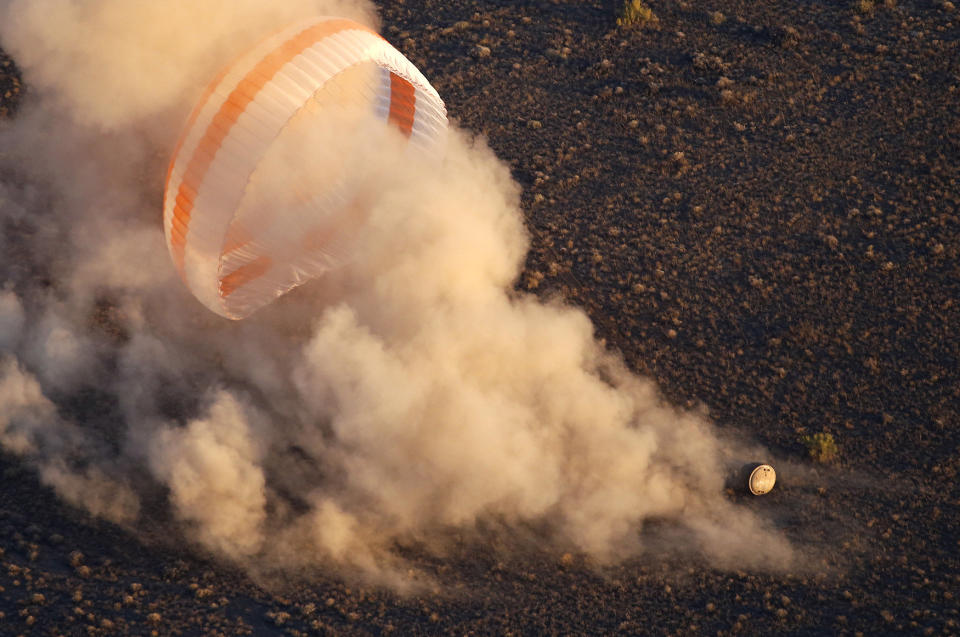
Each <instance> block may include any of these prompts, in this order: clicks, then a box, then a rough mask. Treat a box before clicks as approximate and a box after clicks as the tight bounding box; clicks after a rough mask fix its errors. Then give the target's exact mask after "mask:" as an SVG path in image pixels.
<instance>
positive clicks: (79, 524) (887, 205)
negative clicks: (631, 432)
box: [0, 0, 960, 635]
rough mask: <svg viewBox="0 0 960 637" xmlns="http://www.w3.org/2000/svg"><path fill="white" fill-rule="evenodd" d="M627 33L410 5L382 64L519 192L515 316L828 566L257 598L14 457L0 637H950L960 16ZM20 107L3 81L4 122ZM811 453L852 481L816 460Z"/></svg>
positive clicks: (955, 495) (346, 587) (484, 6)
mask: <svg viewBox="0 0 960 637" xmlns="http://www.w3.org/2000/svg"><path fill="white" fill-rule="evenodd" d="M620 4H621V3H619V2H613V1H609V2H608V1H603V2H599V1H592V2H581V1H579V0H577V1H574V0H570V1H569V2H562V1H555V2H545V1H542V0H541V1H535V2H525V3H514V2H502V1H501V2H498V1H494V0H490V1H479V0H478V1H465V0H464V1H458V2H441V1H433V0H423V1H414V0H407V1H406V2H396V3H387V5H388V6H387V7H386V8H385V9H384V10H383V22H384V34H385V36H386V37H387V38H388V39H389V40H390V41H391V42H393V43H395V44H396V45H397V46H398V47H399V48H401V50H402V51H403V52H404V53H405V54H406V55H408V57H410V58H411V60H413V61H414V63H416V64H417V65H419V66H420V68H421V69H422V70H423V71H424V73H425V74H426V75H427V77H429V78H431V80H432V81H433V82H434V85H435V86H436V88H437V89H438V90H439V92H440V94H441V95H442V96H443V97H444V99H445V100H446V102H447V105H448V108H449V111H450V114H451V115H452V116H453V117H454V118H455V119H456V120H457V121H458V122H459V123H460V124H461V125H462V126H464V127H465V128H468V129H470V130H473V131H476V132H478V133H482V134H484V135H485V136H487V137H488V139H489V142H490V144H491V146H492V147H493V149H494V150H495V151H496V153H497V155H498V156H500V157H501V158H503V159H504V160H506V161H507V162H509V163H510V165H511V166H512V169H513V172H514V175H515V177H516V179H517V180H518V181H519V182H520V183H521V184H522V186H523V188H524V194H523V202H524V211H525V213H526V218H527V223H528V226H529V228H530V230H531V232H532V234H533V249H532V252H531V254H530V257H529V260H528V263H527V268H526V272H525V275H524V277H523V278H522V280H521V282H520V284H519V285H520V287H523V288H525V289H529V290H534V291H536V293H538V294H543V295H544V296H549V295H551V294H556V293H560V294H562V295H563V296H565V297H566V298H568V299H569V300H570V301H572V302H574V303H577V304H579V305H581V306H582V307H584V308H586V309H587V311H588V312H589V313H590V315H591V316H592V318H593V319H594V321H595V323H596V325H597V329H598V332H599V333H600V335H601V336H603V337H604V338H605V339H606V341H607V343H608V344H609V345H610V346H611V347H614V348H617V349H619V350H621V351H622V352H623V353H624V355H625V357H626V358H627V360H628V362H629V363H630V365H631V366H632V367H633V368H635V369H637V370H638V371H640V372H642V373H644V374H647V375H649V376H651V377H653V378H655V379H656V380H657V381H658V382H659V383H660V384H661V386H662V387H663V390H664V392H665V393H666V395H667V396H668V397H669V398H670V399H671V400H672V401H673V402H675V403H677V404H680V405H695V404H703V405H705V406H706V407H707V408H708V409H709V411H710V415H711V417H712V419H713V420H714V421H715V422H716V423H717V424H718V426H720V427H721V428H729V429H736V430H737V431H740V432H742V433H744V434H746V435H748V436H751V437H754V438H755V439H757V440H758V441H760V442H761V443H763V444H765V445H767V446H769V447H770V448H771V449H772V450H774V451H775V452H776V453H777V454H779V455H780V456H782V457H785V458H791V459H793V461H794V462H793V465H792V466H790V467H787V468H786V469H785V470H784V471H783V473H782V475H781V484H780V485H779V486H778V488H777V489H776V490H775V491H774V492H773V493H772V494H770V495H769V496H766V497H765V498H763V499H756V500H755V501H753V502H748V503H745V505H746V506H754V507H757V508H762V509H766V510H768V513H769V514H770V515H771V516H773V517H774V519H776V520H777V521H778V523H779V524H780V525H781V526H782V528H784V529H785V531H786V532H787V533H788V535H790V536H791V537H792V538H794V539H795V540H796V541H797V542H798V543H801V544H806V545H810V546H812V547H814V548H816V549H817V551H816V553H817V554H819V555H820V560H821V562H822V564H821V565H818V566H816V567H814V568H812V569H811V570H810V572H809V573H805V574H802V575H801V574H797V575H790V574H776V575H769V574H762V573H747V572H736V571H735V572H725V571H718V570H715V569H712V568H710V567H708V566H706V565H704V564H702V563H698V562H697V561H696V560H695V559H692V558H689V557H687V558H683V559H681V558H680V557H679V556H666V557H657V556H648V557H646V558H643V559H636V560H632V561H630V562H627V563H624V564H621V565H618V566H615V567H609V568H596V567H594V566H592V565H590V564H588V563H586V562H585V561H584V560H583V559H581V558H580V557H579V556H576V555H566V556H561V555H553V554H550V553H549V552H547V551H543V550H539V549H537V548H536V544H535V542H534V543H530V542H528V541H526V540H525V541H520V540H518V542H517V544H518V545H520V546H514V547H503V546H498V545H484V544H481V545H471V546H465V547H463V550H462V552H460V553H459V554H455V555H451V556H449V557H448V558H446V559H444V560H437V559H435V558H430V559H428V558H423V557H418V555H417V552H416V548H415V547H413V548H410V549H409V552H410V557H411V559H413V560H420V562H421V563H420V564H419V565H420V566H421V567H422V568H424V569H425V570H426V571H428V572H432V573H434V574H435V576H436V578H437V581H438V582H439V583H440V588H439V590H438V591H437V592H436V593H429V594H422V595H417V596H414V597H407V598H401V597H397V596H396V595H394V594H392V593H389V592H386V591H383V590H378V589H368V588H364V587H358V586H356V585H352V584H350V583H348V582H344V581H341V580H339V579H338V578H336V577H334V576H330V577H328V578H322V579H320V580H318V581H315V582H314V583H313V584H312V585H311V586H310V587H309V588H305V587H293V588H290V589H289V590H282V591H279V592H278V591H275V590H274V591H267V590H264V589H262V588H259V587H257V586H256V585H254V584H253V583H251V582H250V581H249V580H248V579H247V578H246V577H245V576H244V575H242V574H240V573H236V572H233V571H231V570H229V569H227V568H225V567H223V566H221V565H218V564H216V563H212V562H207V561H204V560H203V559H202V557H200V556H198V555H197V554H196V553H194V552H190V551H187V550H186V549H178V548H176V547H164V546H163V545H158V544H154V543H150V544H148V545H145V544H142V543H141V542H140V541H138V540H136V539H134V538H132V537H130V536H129V535H127V534H125V533H123V532H122V531H120V530H118V529H116V528H114V527H111V526H110V525H108V524H106V523H103V522H100V521H97V520H93V519H90V518H89V517H88V516H86V515H85V514H82V513H80V512H78V511H76V510H74V509H71V508H69V507H68V506H66V505H64V504H62V503H60V502H58V501H57V500H56V499H55V498H54V497H53V495H52V494H51V493H50V492H49V491H48V490H46V489H45V488H43V487H41V486H39V484H38V482H37V479H36V476H35V475H34V474H33V473H31V472H30V471H29V470H27V469H26V468H24V467H23V466H21V465H19V464H18V463H17V462H16V461H15V460H14V459H12V458H10V457H9V456H2V457H0V465H2V471H3V482H2V487H0V563H2V569H0V633H2V634H10V635H13V634H20V633H23V634H82V633H88V634H111V633H121V634H150V633H151V631H156V633H155V634H163V635H166V634H215V633H221V634H231V635H232V634H243V633H244V632H246V633H253V634H291V635H296V634H325V633H330V634H381V633H387V632H391V631H395V632H396V633H398V634H433V633H456V634H470V633H473V634H510V633H513V634H541V633H542V634H647V633H649V634H711V635H712V634H735V633H742V634H857V633H862V634H868V635H869V634H873V635H876V634H892V633H904V634H957V633H960V624H958V622H960V615H958V611H960V602H958V597H960V492H958V489H957V471H958V469H960V433H958V431H960V409H958V405H960V373H958V367H960V333H958V325H960V10H957V9H953V10H951V6H952V5H950V4H949V3H945V2H937V1H932V0H898V1H897V2H887V3H883V2H878V3H877V6H875V7H874V8H872V9H869V8H868V7H867V6H866V5H869V4H870V3H852V4H851V3H849V2H847V1H846V0H843V1H813V0H811V1H804V2H783V3H767V2H755V1H754V0H749V1H742V2H741V1H737V0H704V1H703V2H678V3H673V2H669V3H668V2H653V0H651V2H650V5H651V6H652V7H653V8H654V10H655V12H656V15H657V16H658V18H659V20H658V22H657V23H656V24H655V25H648V26H647V27H646V28H622V27H618V26H617V24H616V17H617V14H618V7H619V5H620ZM19 92H20V84H19V79H18V72H17V70H16V68H15V65H14V64H13V63H11V62H10V60H9V59H8V58H7V57H5V56H0V115H6V116H9V115H10V113H9V112H10V111H12V110H13V109H14V108H15V105H16V103H17V101H18V98H19ZM158 231H159V230H158ZM821 431H823V432H829V433H831V434H832V435H833V436H834V437H835V438H836V440H837V441H838V443H839V445H840V449H841V452H840V457H839V459H838V461H837V462H835V463H834V464H830V465H818V464H815V463H813V462H812V461H810V460H809V459H808V458H807V457H806V451H805V448H804V446H803V444H802V443H801V438H802V436H803V435H805V434H810V433H815V432H821Z"/></svg>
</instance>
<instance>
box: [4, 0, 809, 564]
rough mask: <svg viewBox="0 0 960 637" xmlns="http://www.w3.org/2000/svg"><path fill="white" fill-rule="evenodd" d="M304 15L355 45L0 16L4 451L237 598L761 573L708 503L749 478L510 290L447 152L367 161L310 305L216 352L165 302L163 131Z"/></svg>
mask: <svg viewBox="0 0 960 637" xmlns="http://www.w3.org/2000/svg"><path fill="white" fill-rule="evenodd" d="M330 13H334V14H340V15H348V16H351V17H354V18H356V19H361V20H364V21H366V22H367V23H369V24H373V20H374V18H373V16H374V11H373V9H372V7H370V6H369V5H368V4H366V3H356V2H354V3H351V4H342V3H339V4H337V3H331V2H324V1H322V0H294V1H287V2H283V3H266V2H262V1H260V0H242V1H240V0H230V1H227V0H221V1H216V0H208V1H204V2H197V1H196V0H170V1H166V2H143V3H141V2H128V1H127V0H98V1H92V2H69V1H66V0H63V1H54V0H45V1H38V0H10V1H6V2H0V46H2V47H3V48H4V49H5V50H6V51H7V52H8V53H10V54H11V55H12V56H13V57H14V59H15V60H16V61H17V63H18V65H20V67H21V68H22V70H23V72H24V79H25V80H26V83H27V84H28V85H29V87H30V93H29V98H28V99H27V100H26V101H25V102H24V103H23V104H21V108H20V109H19V115H18V116H17V117H16V118H15V119H14V120H12V121H9V122H3V123H2V124H0V149H2V150H0V220H2V223H3V232H2V233H0V267H2V268H3V269H2V272H3V281H2V282H0V285H2V289H0V442H2V445H3V447H4V448H5V449H6V450H7V451H8V452H12V453H15V454H18V455H20V456H22V457H24V458H25V459H26V460H27V461H28V462H30V463H32V464H33V465H34V466H36V468H37V470H38V472H39V475H40V476H41V478H42V479H43V480H44V481H45V482H46V483H47V484H49V485H50V486H51V487H52V488H54V489H55V490H56V491H57V492H58V493H59V494H60V495H61V496H62V497H64V498H65V499H66V500H68V501H69V502H71V503H72V504H74V505H76V506H79V507H83V508H86V509H87V510H89V511H90V512H92V513H93V514H95V515H99V516H104V517H106V518H108V519H110V520H112V521H115V522H117V523H120V524H123V525H126V526H127V527H129V528H131V529H134V530H135V529H138V528H143V527H144V526H150V525H156V524H164V523H165V524H173V525H175V526H176V527H177V528H178V529H180V532H182V533H183V534H185V535H186V536H187V537H189V538H190V539H191V540H192V541H194V542H195V543H196V544H197V545H198V546H200V547H202V548H203V549H206V550H208V551H210V552H212V553H213V554H216V555H218V556H221V557H222V558H225V559H228V560H231V561H234V562H236V563H238V564H241V565H244V566H247V567H249V568H251V569H252V570H253V571H257V570H259V569H261V567H263V566H264V565H268V564H269V565H270V566H271V567H277V566H279V567H280V568H284V569H289V570H291V571H292V570H297V571H300V570H302V569H307V570H309V568H311V567H315V566H324V567H339V568H341V569H343V570H344V571H345V572H347V573H353V574H361V575H365V576H370V577H379V578H381V580H380V581H387V580H390V581H395V580H393V579H392V577H393V575H392V574H395V573H397V572H404V571H405V570H406V567H405V566H404V565H403V564H402V561H401V560H400V559H399V558H398V557H397V556H396V554H395V550H394V547H396V546H397V545H398V543H403V542H406V541H414V542H417V543H418V545H422V546H425V547H426V549H425V550H428V551H429V550H436V551H442V550H443V542H444V540H443V538H444V537H449V536H450V531H451V530H454V531H455V532H456V533H457V534H458V535H459V536H460V537H463V535H464V534H466V535H468V536H469V534H470V533H471V532H472V531H474V530H475V529H477V528H478V527H480V526H485V525H486V526H489V525H487V523H488V522H492V523H494V525H495V526H496V527H497V528H501V529H506V530H505V531H504V532H507V533H509V532H510V531H509V530H510V529H511V528H518V527H520V526H524V525H527V526H526V528H530V527H529V523H534V525H535V526H536V528H538V529H541V530H540V531H539V532H540V533H542V537H541V538H540V539H541V540H542V541H543V542H544V543H545V544H547V545H549V546H556V547H557V548H558V550H559V549H563V550H580V551H583V552H585V553H587V554H589V555H591V556H592V557H594V558H595V559H597V560H599V561H604V560H614V559H619V558H621V557H623V556H628V555H634V554H637V553H638V552H641V551H643V550H644V548H645V547H644V541H643V536H642V535H640V534H638V530H639V529H640V528H641V526H642V525H643V524H644V523H645V521H651V520H657V521H666V523H667V524H672V525H675V527H676V528H677V529H678V530H682V532H677V533H676V537H677V538H680V537H682V538H684V539H683V540H682V541H681V540H679V539H678V540H677V542H682V543H683V545H682V547H681V548H682V549H683V550H688V551H692V552H697V553H700V554H705V555H706V556H708V558H710V559H711V560H713V562H714V563H716V564H718V565H721V566H724V565H732V564H736V565H737V566H745V567H760V566H763V567H766V568H769V567H779V566H785V565H787V564H788V563H789V562H790V560H791V556H792V550H791V548H790V547H789V546H788V544H787V543H786V541H785V540H783V539H782V538H781V537H780V536H779V535H778V534H776V533H775V532H773V531H771V530H769V528H770V525H769V524H768V523H766V522H765V521H764V520H763V519H761V518H758V517H757V516H755V515H753V514H751V513H750V512H749V511H745V510H743V509H740V508H736V507H735V506H734V505H733V504H731V503H730V502H729V501H728V500H727V499H726V498H725V497H724V496H723V495H722V491H723V480H724V477H725V474H726V472H727V470H728V468H729V466H728V463H729V462H731V461H733V460H735V459H744V458H745V459H751V457H752V456H751V454H749V453H746V452H745V451H744V449H743V448H742V447H741V448H731V447H732V445H731V444H730V443H729V442H724V441H721V439H720V438H719V437H718V435H717V434H716V433H715V432H714V430H713V429H712V427H711V425H710V424H709V423H707V422H706V421H705V420H704V419H703V418H702V417H701V416H699V415H697V414H694V413H686V412H683V411H680V410H677V409H675V408H672V407H670V406H669V405H666V404H664V403H663V402H662V401H661V399H660V397H659V395H658V392H657V389H656V387H655V386H653V384H652V383H651V382H650V381H648V380H646V379H643V378H640V377H637V376H636V375H634V374H633V373H631V372H630V371H629V370H628V369H626V368H625V366H624V365H623V363H622V362H621V361H620V359H619V358H618V357H617V356H616V355H615V354H612V353H610V352H608V351H606V350H605V349H604V348H603V347H602V346H601V345H600V344H598V341H597V340H596V339H595V337H594V334H593V328H592V326H591V324H590V321H589V320H588V318H587V317H586V315H585V314H584V313H583V312H582V311H580V310H579V309H576V308H573V307H569V306H567V305H564V304H563V303H562V302H560V301H554V302H544V301H542V300H539V299H537V298H535V297H533V296H529V295H526V294H523V293H520V292H516V291H515V290H514V287H513V283H514V281H515V280H516V278H517V276H518V274H519V272H520V270H521V268H522V264H523V260H524V255H525V253H526V250H527V247H528V237H527V235H526V233H525V230H524V225H523V220H522V215H521V211H520V208H519V196H518V187H517V185H516V184H515V183H514V182H513V181H512V180H511V178H510V175H509V172H508V170H507V169H506V168H505V167H504V165H503V164H502V163H500V162H499V161H498V160H497V159H496V158H495V157H494V156H493V154H492V153H491V152H490V151H489V150H488V149H487V148H486V146H485V145H484V144H483V143H482V142H478V141H475V140H472V139H470V137H469V136H468V135H466V134H464V133H462V132H459V131H452V132H451V134H450V139H449V145H448V149H447V153H446V157H445V159H444V161H443V162H442V164H440V165H437V164H430V163H424V164H422V165H421V164H419V163H418V162H416V161H402V162H398V161H396V158H395V157H394V158H393V159H391V157H390V154H389V153H384V154H383V156H373V157H366V158H364V159H365V161H364V163H365V171H366V172H365V175H366V176H365V177H364V179H366V180H367V181H366V182H365V183H366V185H365V189H366V192H367V199H368V202H367V203H368V204H369V206H368V216H367V217H366V218H365V222H364V225H363V227H362V229H361V238H360V240H358V241H356V242H355V245H354V246H352V248H351V255H352V256H351V257H350V258H349V259H348V260H347V262H346V263H345V264H344V266H343V267H342V268H341V269H339V270H337V271H336V272H334V273H332V274H331V276H329V277H327V278H325V279H322V280H319V281H316V282H314V283H313V284H310V285H308V286H305V287H304V288H301V289H299V290H297V291H295V292H294V293H292V294H291V295H288V296H287V297H285V298H282V299H280V300H279V301H278V302H277V303H274V304H273V305H272V306H270V307H268V308H266V309H264V310H263V311H261V312H259V313H257V314H255V315H254V316H252V317H250V318H249V319H247V320H245V321H242V322H231V321H227V320H225V319H221V318H220V317H218V316H215V315H214V314H212V313H210V312H209V311H208V310H206V309H205V308H204V307H202V306H201V305H200V304H199V303H198V302H196V301H195V300H194V299H193V297H191V296H190V294H189V292H188V291H187V290H186V288H185V287H184V286H183V285H182V283H181V282H180V281H179V280H178V279H177V277H176V275H175V272H174V268H173V266H172V265H171V263H170V259H169V257H168V254H167V251H166V248H165V246H164V243H163V232H162V228H161V215H160V203H161V196H162V188H163V178H164V175H165V170H166V164H167V161H168V159H169V156H170V154H171V152H172V150H173V147H174V144H175V143H176V138H177V136H178V135H179V132H180V127H181V125H182V123H183V121H184V120H185V119H186V115H187V114H188V112H189V110H190V108H191V107H192V104H193V102H194V101H195V100H196V99H197V97H198V94H199V92H200V90H201V89H202V87H203V85H205V83H206V82H207V81H209V79H210V78H211V77H213V76H214V75H215V73H216V72H217V71H218V70H219V67H221V66H222V65H224V64H225V63H227V62H228V61H229V60H230V59H232V58H233V57H234V56H236V55H237V54H238V53H240V52H242V51H243V50H245V49H246V48H247V47H249V46H250V45H251V44H252V43H254V42H255V41H256V40H257V39H258V38H260V37H262V36H263V35H264V34H266V33H269V32H270V31H271V30H272V29H275V28H279V27H281V26H283V25H285V24H286V23H288V22H290V21H291V20H294V19H298V18H300V17H304V16H308V15H312V14H330ZM454 114H455V113H454ZM158 498H159V500H160V501H162V502H164V503H165V505H163V506H159V507H158V506H157V504H156V503H157V500H158ZM148 503H149V506H148ZM648 548H649V547H648Z"/></svg>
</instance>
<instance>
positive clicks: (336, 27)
mask: <svg viewBox="0 0 960 637" xmlns="http://www.w3.org/2000/svg"><path fill="white" fill-rule="evenodd" d="M354 27H356V24H355V23H354V22H351V21H350V20H329V21H326V22H320V23H319V24H315V25H313V26H312V27H309V28H308V29H306V30H304V31H301V32H300V33H299V34H298V35H297V36H295V37H294V38H292V39H290V40H287V41H286V42H284V43H283V44H282V45H281V46H280V47H279V48H278V49H276V50H275V51H273V52H272V53H270V54H268V55H267V56H266V57H264V58H263V59H262V60H260V62H258V63H257V65H256V66H255V67H254V68H253V70H252V71H250V72H249V73H248V74H247V75H246V76H245V77H244V78H243V79H242V80H240V84H238V86H237V88H235V89H234V90H233V91H231V93H230V95H229V96H228V97H227V100H226V102H224V103H223V104H222V105H221V106H220V110H219V111H218V112H217V114H216V115H215V116H214V118H213V122H212V123H211V125H210V126H209V127H207V130H206V132H205V133H204V135H203V138H202V139H201V140H200V143H199V145H198V147H197V150H195V151H194V154H193V157H192V158H191V159H190V162H189V163H188V164H187V169H186V171H185V172H184V176H183V181H182V182H181V185H180V189H179V191H178V192H177V195H178V196H179V195H180V194H182V193H183V192H184V184H186V185H187V186H188V187H190V188H192V189H193V190H195V191H196V190H197V189H198V188H199V186H200V184H201V183H203V178H204V176H206V174H207V171H208V170H209V169H210V164H211V162H212V161H213V159H214V157H215V156H216V153H217V151H218V150H219V149H220V145H221V144H222V143H223V140H224V138H225V137H226V136H227V134H228V133H229V132H230V129H231V128H233V125H234V124H235V123H236V121H237V118H238V117H239V116H240V114H241V113H242V112H243V109H244V107H246V105H247V104H249V103H250V102H251V101H252V100H253V99H255V96H256V95H257V94H258V93H259V92H260V90H261V89H262V88H263V87H264V85H265V84H266V83H267V82H269V81H270V80H271V79H272V78H273V77H274V75H276V74H277V72H278V71H279V70H280V69H281V68H282V67H283V66H284V65H285V64H287V63H288V62H289V61H290V60H292V59H293V58H294V57H295V56H296V55H297V54H298V53H300V51H302V50H303V49H306V48H308V47H310V46H312V45H314V44H316V42H317V41H319V40H321V39H323V38H325V37H327V36H329V35H332V34H334V33H337V32H338V31H342V30H344V29H348V28H354ZM216 83H219V78H218V80H217V81H216ZM210 92H211V93H212V92H213V91H212V90H211V91H210ZM201 150H202V151H204V152H200V151H201ZM178 210H179V212H180V214H179V215H178V216H179V219H180V221H181V222H182V223H183V225H184V226H185V227H186V228H187V230H188V231H189V227H190V216H191V213H192V212H193V203H192V202H189V201H188V205H186V206H184V207H182V208H178ZM170 246H171V249H172V253H173V261H174V264H175V265H176V266H177V270H178V271H179V272H181V274H182V273H183V271H184V258H185V251H186V235H185V234H184V236H171V241H170ZM221 289H223V288H222V287H221Z"/></svg>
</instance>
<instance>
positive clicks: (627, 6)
mask: <svg viewBox="0 0 960 637" xmlns="http://www.w3.org/2000/svg"><path fill="white" fill-rule="evenodd" d="M656 21H657V16H656V15H654V13H653V9H651V8H650V7H648V6H646V5H645V4H643V1H642V0H627V1H626V2H625V3H624V4H623V11H621V15H620V17H619V18H617V24H618V25H619V26H622V27H632V26H641V27H642V26H644V25H646V24H650V23H652V22H656Z"/></svg>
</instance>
